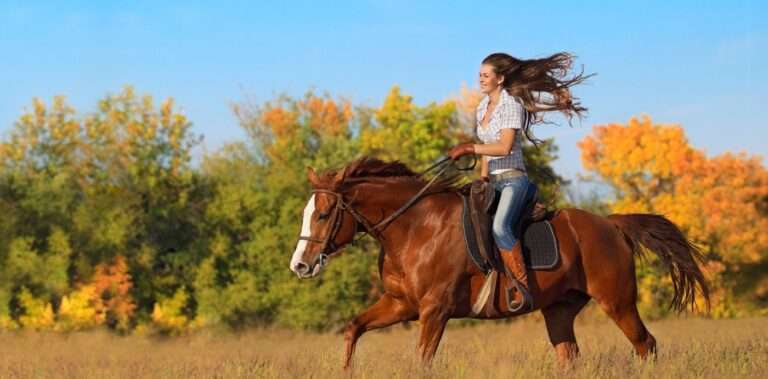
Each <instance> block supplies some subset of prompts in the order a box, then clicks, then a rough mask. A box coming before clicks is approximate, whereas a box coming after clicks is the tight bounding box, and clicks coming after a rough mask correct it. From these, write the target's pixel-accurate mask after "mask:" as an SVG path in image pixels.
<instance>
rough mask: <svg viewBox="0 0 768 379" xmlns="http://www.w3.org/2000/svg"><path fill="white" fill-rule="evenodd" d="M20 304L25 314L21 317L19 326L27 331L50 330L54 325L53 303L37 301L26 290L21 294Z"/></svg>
mask: <svg viewBox="0 0 768 379" xmlns="http://www.w3.org/2000/svg"><path fill="white" fill-rule="evenodd" d="M19 303H20V305H21V307H22V308H24V314H22V315H21V317H19V324H21V326H22V327H24V328H27V329H35V330H48V329H52V328H53V325H54V319H53V307H52V306H51V303H49V302H47V301H45V300H42V299H37V298H35V297H34V295H32V293H31V292H29V290H27V289H26V288H24V289H22V290H21V293H19Z"/></svg>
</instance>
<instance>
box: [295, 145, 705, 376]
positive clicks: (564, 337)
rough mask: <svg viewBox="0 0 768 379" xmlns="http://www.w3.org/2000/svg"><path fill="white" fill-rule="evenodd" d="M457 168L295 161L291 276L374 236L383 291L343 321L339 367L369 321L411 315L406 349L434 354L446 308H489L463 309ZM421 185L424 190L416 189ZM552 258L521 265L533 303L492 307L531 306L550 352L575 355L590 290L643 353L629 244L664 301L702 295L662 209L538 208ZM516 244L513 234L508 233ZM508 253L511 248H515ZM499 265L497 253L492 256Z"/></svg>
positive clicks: (698, 275)
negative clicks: (644, 259) (297, 209)
mask: <svg viewBox="0 0 768 379" xmlns="http://www.w3.org/2000/svg"><path fill="white" fill-rule="evenodd" d="M459 176H460V175H459V174H458V173H453V174H451V175H446V176H444V177H442V178H440V179H439V180H435V179H437V178H438V176H435V177H434V178H433V179H432V180H430V181H427V179H426V177H425V176H424V175H421V174H418V173H415V172H414V171H412V170H411V169H409V168H408V167H407V166H406V165H404V164H403V163H401V162H399V161H394V162H384V161H381V160H379V159H376V158H371V157H362V158H360V159H357V160H355V161H353V162H351V163H350V164H349V165H347V166H346V167H344V168H343V169H340V170H338V171H327V172H325V173H322V174H318V173H316V172H315V170H314V169H312V168H308V169H307V177H308V180H309V182H310V184H311V188H312V194H311V196H310V198H309V201H308V202H307V205H306V207H305V208H304V211H303V220H302V224H301V232H300V237H299V239H298V242H297V244H296V249H295V251H294V253H293V255H292V257H291V261H290V264H289V265H290V269H291V271H293V272H294V273H295V274H296V275H297V276H298V277H299V278H302V279H304V278H311V277H315V276H317V275H318V274H320V273H321V271H322V270H323V268H324V267H325V266H326V265H327V264H328V263H329V261H330V260H331V259H332V257H334V256H336V255H337V254H339V253H340V252H341V249H342V248H343V247H344V246H345V245H347V244H349V243H351V242H353V240H354V239H355V237H356V235H358V233H361V232H365V233H368V234H370V235H372V236H373V237H374V238H375V239H376V240H377V241H378V243H379V244H380V246H381V250H380V253H379V259H378V268H379V274H380V280H381V284H382V287H383V294H382V295H381V297H380V298H379V299H378V300H377V301H376V302H375V303H374V304H373V305H371V306H370V307H368V308H367V309H366V310H364V311H363V312H362V313H360V314H359V315H358V316H356V317H355V318H354V319H352V320H351V321H350V322H349V323H348V324H347V325H346V327H345V328H344V341H345V354H344V367H345V368H349V367H350V364H351V361H352V356H353V353H354V351H355V346H356V344H357V341H358V339H359V338H360V336H361V335H362V334H363V333H365V332H367V331H370V330H373V329H379V328H385V327H387V326H390V325H393V324H396V323H399V322H402V321H415V320H418V321H419V324H420V334H419V343H418V347H417V350H418V353H419V354H420V356H421V359H422V361H423V362H425V363H428V362H430V361H431V360H432V358H433V357H434V355H435V353H436V351H437V348H438V345H439V343H440V340H441V338H442V335H443V332H444V330H445V326H446V323H447V322H448V320H449V319H451V318H468V317H471V318H481V319H482V318H491V317H488V316H484V315H477V314H473V313H472V312H471V307H472V304H473V303H474V302H475V301H476V300H477V297H478V295H479V292H480V289H481V287H482V285H483V283H484V279H485V275H484V273H483V272H482V271H481V270H480V269H479V268H478V267H477V266H476V265H475V264H474V263H473V262H472V261H471V260H470V259H469V258H468V254H467V250H466V246H465V242H464V239H463V235H462V233H463V232H462V229H461V226H460V215H461V212H462V200H461V198H460V195H459V193H458V187H457V182H458V179H457V178H458V177H459ZM427 188H428V189H427ZM549 221H550V223H551V224H552V226H553V228H554V230H555V234H556V238H557V243H558V245H559V250H560V254H561V260H560V262H559V264H558V265H557V266H556V267H555V268H554V269H551V270H547V271H533V272H531V273H529V275H528V278H529V279H528V280H529V292H530V294H531V295H532V297H533V299H534V307H533V308H530V309H524V310H521V311H519V312H510V311H508V309H509V308H508V304H505V302H508V301H509V300H508V299H507V298H506V297H504V296H498V297H496V298H495V299H493V301H494V302H495V303H496V305H497V308H498V309H502V310H504V311H502V312H501V313H500V314H498V315H496V317H495V318H506V317H512V316H518V315H520V314H524V313H528V312H532V311H536V310H540V311H541V313H542V315H543V318H544V322H545V326H546V329H547V333H548V336H549V340H550V342H551V344H552V346H553V347H554V349H555V352H556V356H557V359H558V361H560V362H561V363H567V362H570V361H572V360H573V359H574V358H576V357H577V356H578V354H579V348H578V345H577V343H576V337H575V335H574V330H573V324H574V319H575V317H576V315H577V314H578V313H579V312H580V311H581V310H582V308H584V306H585V305H586V304H587V303H588V302H589V301H590V300H591V299H594V300H595V301H596V302H597V304H599V306H600V308H602V310H603V311H605V313H606V314H607V315H608V316H609V317H610V318H611V319H612V320H613V321H614V322H615V323H616V325H617V326H618V327H619V329H621V331H622V332H623V333H624V335H625V336H626V337H627V339H628V340H629V341H630V343H631V344H632V346H633V347H634V351H635V353H636V354H637V355H639V356H640V357H643V358H646V357H648V356H649V355H655V352H656V340H655V338H654V337H653V335H652V334H651V333H650V332H649V331H648V329H647V328H646V327H645V325H644V324H643V321H642V320H641V318H640V315H639V313H638V310H637V305H636V302H637V282H636V277H635V260H634V257H635V256H636V255H639V256H644V254H647V253H646V251H652V252H654V253H655V254H657V255H658V256H659V257H660V259H661V262H663V263H664V264H665V266H666V267H667V269H668V270H669V273H670V274H671V278H672V285H673V288H674V297H673V299H672V304H671V306H672V307H674V308H675V309H677V310H678V311H681V310H683V309H685V308H687V307H688V306H691V307H692V308H695V306H696V293H697V292H698V293H700V294H702V295H703V296H704V298H705V300H706V304H707V307H708V306H709V290H708V287H707V283H706V281H705V279H704V276H703V274H702V272H701V270H700V269H699V264H701V262H702V259H703V257H702V254H701V253H700V251H699V250H697V248H696V246H695V245H693V244H692V243H691V242H689V241H688V240H687V239H686V237H685V236H684V235H683V233H682V232H681V231H680V229H679V228H678V227H677V226H676V225H675V224H674V223H672V222H670V221H669V220H667V219H666V218H664V217H663V216H659V215H653V214H615V215H610V216H607V217H602V216H598V215H595V214H592V213H590V212H587V211H584V210H580V209H576V208H565V209H559V210H558V211H556V212H554V214H553V215H551V217H550V218H549ZM518 245H519V244H518ZM513 253H520V251H519V250H516V251H513ZM502 259H503V260H504V262H505V264H508V262H507V260H508V257H505V256H503V257H502Z"/></svg>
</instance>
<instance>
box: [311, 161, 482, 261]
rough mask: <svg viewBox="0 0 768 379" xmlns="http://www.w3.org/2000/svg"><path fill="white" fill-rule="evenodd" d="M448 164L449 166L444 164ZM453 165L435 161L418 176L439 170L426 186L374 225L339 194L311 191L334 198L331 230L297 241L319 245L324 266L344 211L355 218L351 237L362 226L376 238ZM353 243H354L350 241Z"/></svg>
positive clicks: (334, 248) (469, 168)
mask: <svg viewBox="0 0 768 379" xmlns="http://www.w3.org/2000/svg"><path fill="white" fill-rule="evenodd" d="M446 163H449V164H446ZM476 163H477V159H476V158H475V160H474V161H473V163H472V165H471V166H470V167H467V168H457V169H458V170H462V171H466V170H471V169H473V168H474V167H475V164H476ZM453 165H455V163H454V161H452V160H451V158H450V157H445V158H442V159H440V160H439V161H437V162H436V163H435V164H433V165H431V166H429V167H428V168H427V169H426V170H424V171H422V172H421V173H420V174H419V176H423V175H425V174H426V173H428V172H430V171H432V170H434V169H436V168H438V167H440V169H439V170H438V171H437V173H436V174H435V176H434V177H432V179H430V180H429V182H427V184H425V185H424V187H422V188H421V190H419V192H417V193H416V194H415V195H413V197H411V198H410V199H409V200H408V201H407V202H406V203H405V204H403V205H402V206H401V207H400V208H398V209H397V210H396V211H394V212H393V213H392V214H391V215H389V216H388V217H387V218H385V219H383V220H381V221H379V222H377V223H376V224H371V223H370V222H369V221H368V220H366V219H365V217H363V215H362V214H360V212H358V211H357V210H356V209H355V208H353V207H352V206H351V205H350V203H348V202H346V201H344V197H343V196H342V194H341V193H338V192H335V191H331V190H326V189H314V190H312V193H313V194H314V193H327V194H329V195H332V196H334V197H336V206H335V207H334V209H333V214H332V215H331V216H330V217H331V219H330V222H331V228H330V229H329V231H328V233H327V234H326V235H325V238H322V239H321V238H315V237H312V236H302V235H299V241H302V240H304V241H309V242H315V243H320V244H322V245H321V250H320V262H321V264H324V263H325V262H324V261H325V260H326V259H327V258H328V256H330V255H331V254H333V253H334V252H335V251H336V250H338V246H336V244H335V243H334V242H333V240H334V239H336V233H338V232H339V229H341V223H342V217H341V215H342V214H343V213H344V211H346V212H347V213H349V214H351V215H352V217H354V218H355V220H356V221H357V222H356V223H355V232H354V234H353V235H357V233H358V230H357V226H358V225H363V228H364V229H365V231H366V232H368V234H370V235H372V236H374V237H378V236H380V235H381V231H382V230H383V229H384V228H386V227H387V225H389V224H390V223H391V222H392V221H394V220H395V219H396V218H398V217H399V216H400V215H402V214H403V213H405V211H407V210H408V208H410V207H411V206H413V204H415V203H416V202H417V201H419V200H421V198H422V197H423V195H424V194H425V193H426V192H427V190H428V189H429V188H430V187H431V186H432V185H433V184H434V183H435V182H436V181H437V179H439V178H440V177H441V176H442V175H443V174H444V173H445V171H446V170H447V169H448V168H449V167H450V166H453ZM352 242H353V243H354V242H355V241H352ZM326 251H330V253H326Z"/></svg>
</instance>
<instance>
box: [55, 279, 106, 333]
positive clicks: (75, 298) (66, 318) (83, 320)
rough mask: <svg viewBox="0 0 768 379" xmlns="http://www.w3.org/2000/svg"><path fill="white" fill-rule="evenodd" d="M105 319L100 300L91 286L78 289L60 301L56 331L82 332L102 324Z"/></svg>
mask: <svg viewBox="0 0 768 379" xmlns="http://www.w3.org/2000/svg"><path fill="white" fill-rule="evenodd" d="M105 319H106V317H105V314H104V306H103V305H102V304H101V298H100V297H99V296H98V294H97V293H96V288H95V287H94V286H93V285H86V286H82V287H80V289H79V290H77V291H75V292H72V293H71V294H69V296H64V297H63V298H62V299H61V306H60V307H59V314H58V320H57V322H56V330H59V331H71V330H82V329H87V328H91V327H94V326H98V325H102V324H104V321H105Z"/></svg>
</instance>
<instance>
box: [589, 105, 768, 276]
mask: <svg viewBox="0 0 768 379" xmlns="http://www.w3.org/2000/svg"><path fill="white" fill-rule="evenodd" d="M579 147H580V148H581V159H582V163H583V164H584V167H585V168H586V169H587V170H589V171H591V172H594V173H596V174H597V175H598V176H600V177H601V178H602V179H603V180H605V181H606V182H607V183H608V184H610V185H611V186H612V187H613V188H615V189H616V190H617V195H618V196H617V197H618V198H617V200H616V201H615V202H614V203H613V204H612V205H611V207H612V210H613V211H614V212H617V213H629V212H652V213H659V214H664V215H666V216H667V217H669V218H670V219H671V220H673V221H674V222H675V223H677V224H678V225H680V226H681V227H682V228H683V229H684V230H685V231H686V233H687V235H688V237H689V238H691V239H693V240H694V241H695V242H697V243H698V244H700V245H701V246H702V247H704V248H705V249H706V251H707V252H714V253H716V254H718V255H719V256H721V257H722V259H723V260H724V261H725V262H729V263H733V264H739V263H754V262H759V261H761V260H763V259H765V258H768V234H766V233H765V230H768V215H766V213H765V209H761V207H764V206H765V202H766V199H768V170H766V168H765V167H764V166H763V164H762V159H761V158H759V157H755V156H748V155H747V154H745V153H739V154H732V153H726V154H723V155H720V156H717V157H713V158H708V157H707V156H706V155H705V154H704V153H703V152H702V151H700V150H697V149H695V148H693V147H691V146H690V145H689V144H688V141H687V139H686V138H685V133H684V131H683V129H682V128H681V127H679V126H675V125H654V124H653V123H652V122H651V119H650V117H647V116H646V117H643V118H642V119H637V118H632V119H631V120H630V121H629V123H628V125H622V124H609V125H598V126H595V127H594V129H593V133H592V135H590V136H588V137H586V138H585V139H584V140H582V141H581V142H580V143H579ZM760 204H763V205H762V206H761V205H760Z"/></svg>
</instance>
